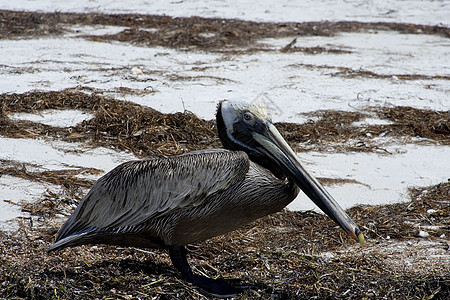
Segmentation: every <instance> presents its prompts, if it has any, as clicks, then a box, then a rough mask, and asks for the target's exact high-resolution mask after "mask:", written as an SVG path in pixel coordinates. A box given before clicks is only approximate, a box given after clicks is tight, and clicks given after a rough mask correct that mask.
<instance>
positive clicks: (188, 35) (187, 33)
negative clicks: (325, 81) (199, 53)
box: [0, 10, 450, 54]
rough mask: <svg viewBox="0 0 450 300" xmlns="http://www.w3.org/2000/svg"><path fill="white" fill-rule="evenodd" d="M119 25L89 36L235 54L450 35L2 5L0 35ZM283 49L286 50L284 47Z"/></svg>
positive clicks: (389, 26)
mask: <svg viewBox="0 0 450 300" xmlns="http://www.w3.org/2000/svg"><path fill="white" fill-rule="evenodd" d="M73 24H77V25H80V24H82V25H113V26H124V27H128V28H127V29H125V30H123V31H122V32H119V33H117V34H109V35H102V36H90V35H86V36H84V38H86V39H90V40H95V41H99V42H103V41H111V40H116V41H121V42H128V43H132V44H139V45H145V46H149V47H150V46H151V47H154V46H164V47H170V48H177V49H198V50H208V51H217V52H227V53H230V54H232V53H233V51H236V50H239V48H245V49H246V51H249V52H254V51H266V50H267V49H265V48H264V47H257V45H256V41H258V40H260V39H263V38H274V37H277V38H278V37H289V36H305V35H306V36H310V35H321V36H331V35H334V34H336V33H338V32H358V31H364V30H371V31H378V30H391V31H398V32H401V33H412V34H438V35H442V36H445V37H449V36H450V29H449V28H447V27H442V26H429V25H416V24H401V23H390V22H356V21H340V22H303V23H295V22H284V23H268V22H252V21H244V20H237V19H220V18H201V17H189V18H183V17H178V18H172V17H168V16H157V15H140V14H101V13H85V14H77V13H61V12H56V13H43V12H18V11H7V10H0V38H23V37H27V36H39V35H49V34H53V35H54V34H61V33H64V32H67V31H70V25H73ZM149 29H150V30H149ZM280 50H282V49H280ZM289 50H290V51H302V52H307V53H310V54H315V53H321V52H323V51H326V52H330V51H331V52H333V53H346V51H342V50H339V49H334V50H333V49H323V48H316V49H315V48H301V47H299V48H296V47H292V48H291V49H289Z"/></svg>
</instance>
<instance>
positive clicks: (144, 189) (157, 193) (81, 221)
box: [57, 150, 250, 241]
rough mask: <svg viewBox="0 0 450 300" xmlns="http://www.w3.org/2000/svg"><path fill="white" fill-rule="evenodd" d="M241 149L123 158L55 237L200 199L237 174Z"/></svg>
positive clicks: (244, 168)
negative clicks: (126, 160)
mask: <svg viewBox="0 0 450 300" xmlns="http://www.w3.org/2000/svg"><path fill="white" fill-rule="evenodd" d="M249 164H250V162H249V159H248V156H247V154H245V153H244V152H231V151H226V150H221V151H210V152H208V151H202V152H197V153H191V154H184V155H179V156H172V157H165V158H150V159H145V160H139V161H132V162H126V163H123V164H121V165H119V166H118V167H116V168H115V169H113V170H112V171H110V172H109V173H107V174H106V175H104V176H103V177H101V178H100V179H99V180H98V181H97V182H96V183H95V184H94V186H93V187H92V189H91V190H90V191H89V193H88V194H87V195H86V196H85V197H84V199H83V200H82V201H81V203H80V204H79V205H78V207H77V208H76V210H75V212H74V213H73V214H72V215H71V216H70V218H69V219H68V220H67V222H66V223H65V224H64V225H63V226H62V227H61V229H60V231H59V234H58V237H57V241H58V240H61V239H63V238H64V237H67V236H69V235H71V234H73V233H75V232H80V231H83V230H87V229H89V228H98V229H99V228H124V227H128V226H130V227H133V226H136V225H139V224H142V223H143V222H145V221H146V220H149V219H150V218H153V217H156V216H160V215H162V214H165V213H167V212H171V211H174V210H179V209H183V208H187V207H193V206H198V205H201V204H204V202H205V200H206V199H207V197H208V196H209V195H211V194H214V193H217V192H219V191H221V190H225V189H227V188H228V187H230V186H231V185H233V184H235V183H236V182H238V181H239V180H241V179H242V178H243V177H244V176H245V174H246V173H247V172H248V169H249Z"/></svg>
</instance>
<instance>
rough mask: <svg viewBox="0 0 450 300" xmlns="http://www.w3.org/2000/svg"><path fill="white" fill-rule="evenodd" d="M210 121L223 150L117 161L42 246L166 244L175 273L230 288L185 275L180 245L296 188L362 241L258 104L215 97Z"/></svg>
mask: <svg viewBox="0 0 450 300" xmlns="http://www.w3.org/2000/svg"><path fill="white" fill-rule="evenodd" d="M217 129H218V133H219V137H220V140H221V141H222V144H223V146H224V147H225V148H226V149H227V150H224V149H212V150H201V151H195V152H191V153H187V154H183V155H179V156H172V157H164V158H162V157H150V158H148V159H144V160H138V161H131V162H126V163H123V164H121V165H119V166H118V167H116V168H115V169H113V170H112V171H110V172H109V173H107V174H106V175H104V176H103V177H101V178H100V179H99V180H98V181H97V182H96V183H95V184H94V186H93V187H92V189H91V190H90V191H89V192H88V194H87V195H86V196H85V197H84V198H83V200H82V201H81V202H80V204H79V205H78V207H77V208H76V210H75V211H74V213H73V214H72V215H71V216H70V217H69V219H68V220H67V221H66V223H65V224H64V225H63V226H62V227H61V229H60V231H59V233H58V236H57V238H56V242H55V244H53V245H52V246H51V247H50V248H49V251H53V250H57V249H62V248H65V247H72V246H78V245H85V244H110V245H121V246H132V247H145V248H168V249H169V254H170V258H171V260H172V263H173V265H174V266H175V267H176V268H177V269H178V270H179V271H180V272H181V273H182V274H183V276H184V277H185V279H186V280H187V281H189V282H192V283H194V284H195V285H197V286H198V287H200V288H201V289H202V290H203V291H205V292H206V293H209V294H210V295H214V296H220V297H229V296H233V295H235V294H236V293H238V292H239V291H240V289H239V288H236V287H233V286H231V285H229V284H228V283H226V282H224V281H220V280H213V279H210V278H207V277H203V276H199V275H196V274H193V272H192V270H191V268H190V266H189V264H188V262H187V258H186V248H185V245H187V244H190V243H196V242H200V241H203V240H205V239H208V238H211V237H214V236H217V235H220V234H224V233H227V232H230V231H233V230H235V229H237V228H239V227H241V226H243V225H245V224H248V223H250V222H252V221H254V220H256V219H258V218H260V217H263V216H266V215H268V214H271V213H274V212H277V211H280V210H282V209H283V208H284V207H285V206H286V205H287V204H289V203H290V202H291V201H292V200H293V199H294V198H295V197H296V196H297V194H298V193H299V188H300V189H302V190H303V192H304V193H305V194H306V195H307V196H308V197H309V198H311V199H312V200H313V201H314V202H315V204H316V205H317V206H318V207H319V208H320V209H321V210H322V211H323V212H325V213H326V214H327V215H328V216H329V217H330V218H331V219H333V220H334V221H335V222H336V223H337V224H339V225H340V226H341V227H342V229H343V230H344V231H345V232H347V233H348V234H350V235H351V236H352V237H353V238H355V239H356V240H358V241H359V242H360V243H363V241H364V237H363V235H362V233H361V232H360V230H359V229H358V227H357V226H356V225H355V223H354V222H353V221H352V220H351V219H350V217H349V216H348V215H347V214H346V213H345V212H344V210H343V209H342V208H341V207H340V206H339V205H338V203H337V202H336V201H335V200H334V199H333V198H332V197H331V195H330V194H329V193H328V192H327V191H326V190H325V189H324V187H323V186H322V185H321V184H320V183H319V182H318V181H317V180H316V179H315V178H314V177H312V176H311V175H309V174H308V173H307V172H306V171H305V169H304V168H303V167H302V166H301V164H300V162H299V160H298V158H297V155H296V154H295V153H294V151H293V150H292V149H291V148H290V147H289V145H288V144H287V143H286V142H285V140H284V139H283V137H282V136H281V135H280V133H279V132H278V130H277V129H276V128H275V126H274V125H273V124H272V122H271V119H270V117H269V115H268V114H267V112H266V110H265V108H264V107H263V106H262V105H260V104H251V103H246V102H243V101H226V100H225V101H222V102H220V103H219V105H218V109H217Z"/></svg>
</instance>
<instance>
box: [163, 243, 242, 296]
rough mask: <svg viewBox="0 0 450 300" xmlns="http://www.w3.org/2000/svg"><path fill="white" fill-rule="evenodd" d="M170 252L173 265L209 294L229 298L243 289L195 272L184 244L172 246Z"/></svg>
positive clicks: (187, 278)
mask: <svg viewBox="0 0 450 300" xmlns="http://www.w3.org/2000/svg"><path fill="white" fill-rule="evenodd" d="M169 254H170V258H171V260H172V263H173V265H174V266H175V268H177V269H178V271H180V272H181V273H182V274H183V276H184V278H185V279H186V280H187V281H189V282H192V283H193V284H195V285H196V286H198V287H199V288H201V289H202V290H204V291H205V292H207V293H208V294H209V295H211V296H213V297H219V298H228V297H233V296H235V295H236V294H237V293H239V292H241V291H242V290H241V289H239V288H235V287H232V286H231V285H229V284H228V283H226V282H224V281H221V280H215V279H211V278H208V277H205V276H200V275H195V274H193V273H192V270H191V267H190V266H189V263H188V261H187V258H186V254H187V252H186V248H185V247H184V246H181V247H177V246H170V247H169Z"/></svg>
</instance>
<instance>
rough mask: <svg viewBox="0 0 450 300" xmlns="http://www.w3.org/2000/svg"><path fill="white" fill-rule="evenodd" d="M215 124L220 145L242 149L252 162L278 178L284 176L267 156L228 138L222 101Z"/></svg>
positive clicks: (233, 149)
mask: <svg viewBox="0 0 450 300" xmlns="http://www.w3.org/2000/svg"><path fill="white" fill-rule="evenodd" d="M216 124H217V133H218V135H219V139H220V141H221V142H222V145H223V147H224V148H225V149H227V150H231V151H244V152H245V153H247V155H248V157H249V158H250V160H251V161H252V162H254V163H256V164H258V165H260V166H262V167H264V168H266V169H268V170H269V171H270V172H271V173H272V174H273V175H275V176H276V177H278V178H280V179H282V178H286V175H285V174H284V172H283V171H282V170H281V168H280V167H279V166H278V164H277V163H276V162H274V161H272V160H271V159H270V158H268V157H267V156H265V155H262V154H259V153H257V152H255V151H251V150H249V149H248V148H245V147H243V146H242V145H239V144H237V143H235V142H234V141H233V140H232V139H230V137H229V136H228V133H227V128H226V127H225V122H224V120H223V116H222V102H220V103H219V105H218V107H217V114H216Z"/></svg>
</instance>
